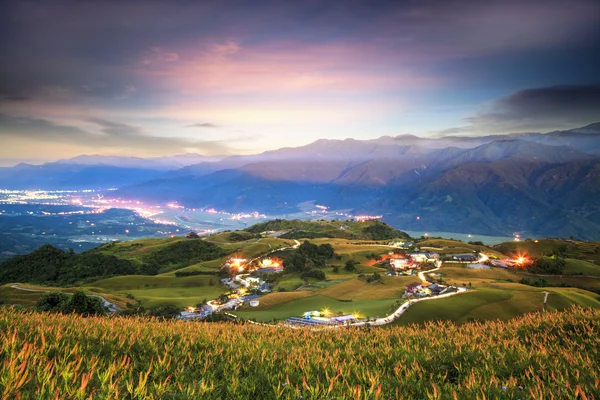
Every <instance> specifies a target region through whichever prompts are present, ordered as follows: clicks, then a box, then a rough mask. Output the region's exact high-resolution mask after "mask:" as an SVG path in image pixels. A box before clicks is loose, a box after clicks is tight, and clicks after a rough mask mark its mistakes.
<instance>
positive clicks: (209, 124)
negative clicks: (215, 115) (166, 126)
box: [185, 122, 219, 128]
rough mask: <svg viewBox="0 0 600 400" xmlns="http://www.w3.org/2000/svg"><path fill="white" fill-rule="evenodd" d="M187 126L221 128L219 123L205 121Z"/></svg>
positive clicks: (187, 126)
mask: <svg viewBox="0 0 600 400" xmlns="http://www.w3.org/2000/svg"><path fill="white" fill-rule="evenodd" d="M185 127H186V128H219V125H215V124H211V123H210V122H203V123H198V124H190V125H186V126H185Z"/></svg>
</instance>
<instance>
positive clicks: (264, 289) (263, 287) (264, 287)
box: [258, 282, 271, 293]
mask: <svg viewBox="0 0 600 400" xmlns="http://www.w3.org/2000/svg"><path fill="white" fill-rule="evenodd" d="M258 290H260V292H261V293H269V292H270V291H271V288H270V287H269V284H268V283H267V282H263V283H262V284H261V285H260V286H259V287H258Z"/></svg>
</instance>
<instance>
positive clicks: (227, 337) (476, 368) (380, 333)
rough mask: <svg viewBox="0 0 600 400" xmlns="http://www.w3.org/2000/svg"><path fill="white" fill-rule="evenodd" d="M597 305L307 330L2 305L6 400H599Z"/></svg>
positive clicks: (0, 375)
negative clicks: (496, 318) (474, 319)
mask: <svg viewBox="0 0 600 400" xmlns="http://www.w3.org/2000/svg"><path fill="white" fill-rule="evenodd" d="M599 331H600V311H599V310H593V309H584V308H572V309H569V310H567V311H564V312H549V313H545V314H541V313H537V314H529V315H526V316H523V317H520V318H516V319H513V320H511V321H509V322H486V323H467V324H464V325H461V326H457V325H453V324H451V323H429V324H426V325H424V326H409V327H397V326H396V327H389V328H371V329H360V330H358V329H354V330H350V329H340V330H323V331H310V330H303V329H288V328H282V327H265V326H257V325H233V324H227V323H211V324H209V323H189V322H181V321H158V320H142V319H135V318H82V317H78V316H74V315H62V314H43V313H35V312H23V311H17V310H13V309H11V308H0V398H1V399H54V398H56V399H92V398H93V399H154V398H156V399H212V398H214V399H279V398H283V399H297V398H303V399H313V398H314V399H346V398H348V399H390V398H406V399H422V398H423V399H427V398H429V399H436V398H439V399H452V398H458V399H476V398H479V399H484V398H488V399H490V398H520V399H526V398H535V399H551V398H569V399H575V398H581V399H593V398H600V368H599V365H600V363H599V360H600V336H599Z"/></svg>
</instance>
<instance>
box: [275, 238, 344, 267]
mask: <svg viewBox="0 0 600 400" xmlns="http://www.w3.org/2000/svg"><path fill="white" fill-rule="evenodd" d="M334 255H335V252H334V250H333V246H331V245H330V244H322V245H319V246H317V245H316V244H313V243H310V242H309V241H307V240H306V241H304V243H302V244H301V245H300V246H298V249H297V250H296V251H295V252H293V253H292V254H290V255H288V256H287V257H286V258H285V260H284V265H285V268H286V269H287V270H288V271H299V272H303V271H308V270H310V269H312V268H323V267H325V266H326V265H327V263H328V262H329V261H330V260H331V259H332V258H333V256H334Z"/></svg>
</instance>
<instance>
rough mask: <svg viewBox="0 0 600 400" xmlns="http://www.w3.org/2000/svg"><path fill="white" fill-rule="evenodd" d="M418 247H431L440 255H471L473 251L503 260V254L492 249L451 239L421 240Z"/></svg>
mask: <svg viewBox="0 0 600 400" xmlns="http://www.w3.org/2000/svg"><path fill="white" fill-rule="evenodd" d="M418 246H419V247H420V248H421V249H423V248H427V247H433V248H434V249H436V250H434V251H436V252H439V253H440V254H459V253H471V252H473V251H482V252H484V253H485V254H487V255H488V256H492V257H499V258H504V256H505V255H504V254H503V253H501V252H500V251H497V250H495V249H492V248H490V247H487V246H480V245H475V244H469V243H465V242H461V241H459V240H451V239H426V240H421V241H419V243H418Z"/></svg>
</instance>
